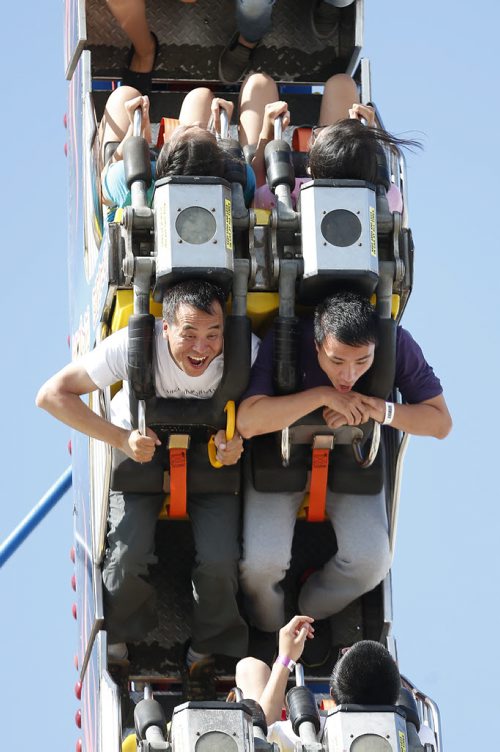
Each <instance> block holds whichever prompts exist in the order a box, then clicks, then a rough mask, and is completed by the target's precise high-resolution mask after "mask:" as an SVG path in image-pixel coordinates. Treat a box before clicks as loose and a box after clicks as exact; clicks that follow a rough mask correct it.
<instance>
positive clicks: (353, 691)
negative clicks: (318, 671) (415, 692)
mask: <svg viewBox="0 0 500 752" xmlns="http://www.w3.org/2000/svg"><path fill="white" fill-rule="evenodd" d="M400 688H401V676H400V675H399V670H398V667H397V665H396V662H395V660H394V659H393V657H392V656H391V654H390V653H389V651H388V650H386V648H385V647H384V646H383V645H381V644H380V643H379V642H373V641H372V640H362V641H361V642H357V643H355V644H354V645H353V646H352V648H350V649H349V650H348V652H347V653H345V654H344V655H343V656H342V657H341V658H340V659H339V660H338V661H337V663H336V664H335V666H334V668H333V672H332V676H331V678H330V694H331V696H332V697H333V699H334V700H335V702H336V703H337V705H341V704H342V705H345V704H354V705H395V704H396V702H397V699H398V695H399V690H400Z"/></svg>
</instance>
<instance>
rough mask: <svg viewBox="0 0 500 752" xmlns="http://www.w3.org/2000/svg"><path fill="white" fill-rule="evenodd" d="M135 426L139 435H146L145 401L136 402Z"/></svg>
mask: <svg viewBox="0 0 500 752" xmlns="http://www.w3.org/2000/svg"><path fill="white" fill-rule="evenodd" d="M137 428H138V431H139V433H140V434H141V436H145V435H146V402H145V401H144V400H138V402H137Z"/></svg>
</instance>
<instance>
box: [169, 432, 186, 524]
mask: <svg viewBox="0 0 500 752" xmlns="http://www.w3.org/2000/svg"><path fill="white" fill-rule="evenodd" d="M189 438H190V437H189V436H188V435H184V434H172V435H171V436H170V438H169V443H168V449H169V456H170V506H169V515H168V516H169V517H173V518H179V517H185V516H186V514H187V511H186V510H187V450H188V447H189Z"/></svg>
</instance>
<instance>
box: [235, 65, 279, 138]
mask: <svg viewBox="0 0 500 752" xmlns="http://www.w3.org/2000/svg"><path fill="white" fill-rule="evenodd" d="M278 100H279V92H278V87H277V86H276V84H275V82H274V81H273V79H272V78H271V77H270V76H268V75H267V74H266V73H252V74H251V75H250V76H248V78H246V79H245V81H244V82H243V84H242V86H241V92H240V104H239V107H240V126H239V131H240V143H241V145H242V146H246V145H247V144H256V143H257V142H258V140H259V135H260V131H261V129H262V121H263V118H264V109H265V107H266V104H270V103H271V102H277V101H278Z"/></svg>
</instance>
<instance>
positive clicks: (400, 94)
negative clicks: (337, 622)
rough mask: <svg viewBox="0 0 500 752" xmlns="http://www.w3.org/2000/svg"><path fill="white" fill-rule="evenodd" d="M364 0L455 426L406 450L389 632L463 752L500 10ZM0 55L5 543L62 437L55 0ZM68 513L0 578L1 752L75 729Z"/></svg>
mask: <svg viewBox="0 0 500 752" xmlns="http://www.w3.org/2000/svg"><path fill="white" fill-rule="evenodd" d="M171 1H173V0H171ZM280 1H281V2H284V1H285V0H280ZM365 5H366V11H365V54H366V55H367V56H368V57H370V59H371V64H372V91H373V97H374V100H375V102H376V103H377V105H378V107H379V109H380V111H381V113H382V116H383V119H384V122H385V125H386V127H387V128H388V129H389V130H391V131H393V132H395V133H398V134H403V133H407V132H408V131H411V132H412V133H413V134H414V135H416V136H417V137H418V138H420V139H421V140H422V141H423V143H424V151H423V152H421V153H417V154H416V155H410V157H409V160H408V161H409V189H410V202H409V209H410V220H411V226H412V228H413V231H414V236H415V244H416V261H415V288H414V292H413V295H412V298H411V301H410V304H409V307H408V309H407V313H406V315H405V326H406V327H407V328H408V329H410V331H411V332H412V334H413V335H414V336H415V338H416V339H417V340H418V341H419V342H420V343H421V345H422V347H423V349H424V352H425V353H426V355H427V357H428V360H429V361H430V362H431V363H432V364H433V366H434V367H435V370H436V372H437V373H438V374H439V376H440V377H441V380H442V382H443V385H444V389H445V395H446V398H447V400H448V403H449V406H450V409H451V412H452V414H453V418H454V423H455V426H454V430H453V433H452V435H451V436H450V437H449V438H448V439H446V441H444V442H438V441H436V440H434V439H422V438H413V439H412V440H411V442H410V448H409V451H408V454H407V460H406V465H405V474H404V479H403V493H402V507H401V514H400V522H399V534H398V541H397V550H396V558H395V564H394V568H393V577H394V616H395V621H394V631H395V634H396V637H397V639H398V647H399V657H400V666H401V669H402V671H403V672H404V673H406V674H407V675H408V676H409V677H410V678H411V679H412V680H413V681H414V682H415V683H416V684H417V686H419V687H420V688H421V689H423V690H425V691H427V692H428V693H429V694H430V695H431V696H432V697H433V698H434V699H435V700H436V701H437V702H438V704H439V707H440V709H441V713H442V722H443V730H444V743H445V744H444V747H445V749H446V750H448V752H450V751H451V752H470V750H471V749H482V748H487V747H490V746H491V741H490V732H489V731H487V726H488V724H487V723H485V719H488V718H489V717H490V716H493V714H495V717H496V705H497V703H496V684H497V681H496V670H495V667H496V668H497V669H498V666H499V665H500V664H499V660H498V658H499V655H498V640H497V639H496V622H497V621H498V619H499V607H498V575H499V561H498V542H497V536H498V527H499V526H498V522H499V513H498V508H497V503H498V497H499V494H498V491H497V476H496V454H497V450H496V442H495V427H496V422H497V421H496V417H497V416H496V409H494V406H495V404H496V393H497V385H496V378H497V374H498V370H499V366H500V362H499V336H498V322H499V316H498V312H497V306H496V303H495V301H496V297H497V294H498V292H497V287H498V284H499V281H500V273H499V272H500V268H499V267H500V253H499V250H500V249H499V241H498V233H497V229H496V221H497V218H498V209H497V194H498V187H497V186H498V178H497V176H498V170H499V159H498V149H497V145H496V139H495V135H496V131H497V124H498V120H499V116H500V112H499V106H498V101H495V100H494V92H493V89H494V87H493V86H491V82H492V81H493V80H498V70H497V67H496V63H497V60H496V58H495V59H494V54H493V44H494V39H493V40H492V38H491V32H489V30H490V29H491V30H492V31H496V29H497V28H498V27H499V21H500V18H499V15H500V14H499V11H498V7H497V5H496V3H494V2H493V0H489V2H483V3H479V4H478V5H477V9H475V8H474V6H471V5H469V4H465V3H463V4H459V3H456V2H451V0H441V2H439V3H436V2H434V1H431V0H420V1H419V2H414V3H408V2H406V3H401V2H397V1H396V0H366V3H365ZM488 45H489V46H488ZM0 56H1V66H0V69H1V71H2V89H3V91H4V94H3V97H4V105H3V107H2V113H3V115H2V118H1V119H0V128H1V142H0V143H1V144H2V147H1V153H2V164H3V178H2V184H1V195H2V207H3V222H2V224H3V233H2V240H1V249H2V250H1V254H0V258H1V259H2V269H3V285H2V302H3V306H2V310H3V317H4V327H3V331H4V335H3V340H4V345H5V347H4V353H5V355H4V357H3V358H2V364H3V365H2V368H1V369H0V380H1V392H0V393H1V394H2V396H3V403H4V404H3V415H4V419H5V421H4V440H3V441H2V455H1V456H2V475H3V485H2V491H1V499H2V517H1V523H0V539H2V540H3V539H4V538H5V537H6V535H7V534H8V533H9V532H10V531H11V529H12V528H13V527H14V526H15V525H16V524H17V522H18V521H19V520H20V519H21V518H22V517H23V516H24V515H25V514H26V513H27V512H28V511H29V509H30V508H31V507H32V506H33V505H34V504H35V502H36V501H37V500H38V498H39V497H40V496H41V495H42V494H43V493H44V491H45V490H46V488H48V487H49V486H50V485H51V484H52V482H53V481H54V480H55V479H56V478H57V477H58V476H59V474H60V473H62V472H63V470H64V469H65V467H66V466H67V465H68V463H69V456H68V452H67V441H68V438H69V431H68V430H67V429H66V428H65V427H64V426H61V425H59V424H57V422H56V421H54V420H53V419H52V418H50V417H49V416H48V415H45V414H44V413H42V412H41V411H38V410H37V409H36V407H35V405H34V397H35V394H36V391H37V388H38V387H39V385H40V384H41V383H42V382H43V381H44V379H45V378H46V377H47V376H49V375H50V374H51V373H52V372H54V371H55V370H57V369H58V368H60V367H62V366H63V365H64V364H65V362H66V361H67V360H68V358H69V350H68V346H67V335H68V331H69V325H68V301H67V269H66V237H67V227H66V222H67V220H66V217H67V165H66V160H65V157H64V152H63V145H64V141H65V132H64V128H63V114H64V112H65V110H66V89H67V87H66V83H65V81H64V72H63V3H62V2H61V1H59V2H54V3H39V2H35V1H34V0H26V2H24V3H16V4H13V3H8V4H7V5H6V7H5V9H4V14H3V24H2V26H1V27H0ZM71 512H72V499H71V496H70V495H68V496H67V497H66V498H65V499H64V500H63V501H62V502H61V503H60V504H59V506H58V507H57V508H56V509H55V510H54V511H53V512H52V513H51V514H50V516H49V517H48V518H47V519H46V520H45V522H44V523H43V524H42V525H41V526H40V527H39V529H38V530H37V531H36V532H35V533H34V534H33V535H32V536H31V538H30V539H29V540H28V541H27V542H26V543H25V544H24V546H23V548H22V549H20V550H19V551H18V552H17V553H16V554H15V556H14V557H13V558H12V559H11V561H10V562H8V563H7V565H6V566H5V567H4V568H3V569H2V571H1V572H0V589H1V597H2V606H3V608H2V619H1V625H0V645H1V648H0V655H1V664H2V682H1V688H0V707H2V710H3V712H2V716H3V718H4V723H3V727H2V741H3V744H4V746H5V748H9V746H14V744H15V743H17V740H18V737H19V732H20V729H21V733H23V734H24V733H25V732H24V727H25V726H26V725H29V728H30V729H31V730H32V731H33V732H34V733H36V735H37V738H38V739H39V740H41V741H40V742H39V744H40V749H45V748H48V742H45V741H44V740H45V739H48V735H49V733H50V734H51V735H53V734H55V735H56V738H57V741H56V742H55V747H56V748H57V749H74V743H75V742H76V739H77V737H78V732H77V729H76V726H75V724H74V720H73V717H74V712H75V710H76V709H77V707H78V702H77V700H76V698H75V697H74V694H73V686H74V684H75V682H76V680H77V675H76V671H75V669H74V667H73V655H74V653H75V647H76V627H75V623H74V622H73V619H72V617H71V603H72V601H73V597H72V596H73V594H72V591H71V589H70V577H71V574H72V565H71V562H70V560H69V549H70V547H71V545H72V514H71ZM471 688H472V689H473V691H472V692H471V691H470V689H471ZM469 693H470V695H471V696H470V697H469ZM7 719H8V722H7Z"/></svg>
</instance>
